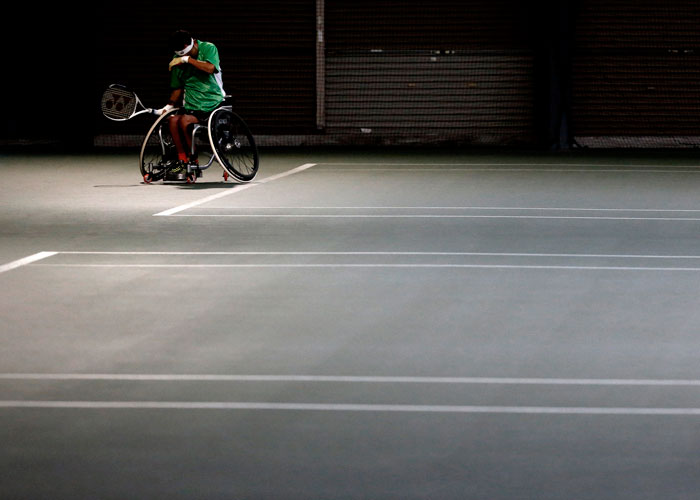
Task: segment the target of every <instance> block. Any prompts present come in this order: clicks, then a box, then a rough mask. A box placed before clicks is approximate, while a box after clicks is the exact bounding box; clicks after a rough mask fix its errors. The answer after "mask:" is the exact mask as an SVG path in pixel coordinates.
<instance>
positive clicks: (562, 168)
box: [319, 162, 700, 174]
mask: <svg viewBox="0 0 700 500" xmlns="http://www.w3.org/2000/svg"><path fill="white" fill-rule="evenodd" d="M319 165H321V168H319V170H323V166H326V165H328V166H333V167H336V166H340V167H360V166H362V167H374V168H362V169H360V168H356V169H348V170H369V171H375V170H392V171H415V172H421V171H430V172H433V171H437V172H449V171H465V172H468V171H474V172H588V173H598V172H649V173H684V174H688V173H689V174H695V173H700V168H698V166H696V165H688V166H681V167H668V168H665V167H659V166H658V165H619V164H617V165H616V164H596V163H575V164H574V163H572V164H561V163H558V164H552V165H551V166H549V165H548V164H546V163H398V162H397V163H379V162H372V163H362V162H360V163H351V162H328V163H326V162H323V163H319ZM384 167H386V168H384ZM398 167H413V168H398ZM430 167H438V168H436V169H431V168H430ZM449 167H453V168H449ZM460 167H461V168H460ZM464 167H467V168H464ZM470 167H475V168H470ZM504 167H521V168H504ZM522 167H525V168H522Z"/></svg>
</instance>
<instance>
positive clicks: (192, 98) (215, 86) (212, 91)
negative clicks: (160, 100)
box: [170, 40, 226, 111]
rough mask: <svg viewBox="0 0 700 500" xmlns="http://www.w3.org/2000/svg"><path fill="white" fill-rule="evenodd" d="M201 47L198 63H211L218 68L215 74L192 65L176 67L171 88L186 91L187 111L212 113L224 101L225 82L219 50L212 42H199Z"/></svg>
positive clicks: (172, 74) (171, 76)
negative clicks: (222, 76) (222, 77)
mask: <svg viewBox="0 0 700 500" xmlns="http://www.w3.org/2000/svg"><path fill="white" fill-rule="evenodd" d="M197 44H198V45H199V53H198V54H197V60H198V61H206V62H210V63H212V64H213V65H214V67H215V68H216V71H215V72H214V74H211V75H210V74H209V73H206V72H204V71H200V70H198V69H196V68H195V67H194V66H192V65H190V64H180V65H178V66H174V67H173V69H172V71H171V75H170V86H171V87H172V88H173V89H184V91H185V102H184V105H185V109H190V110H192V111H211V110H213V109H214V108H216V107H217V106H218V105H219V104H221V101H223V100H224V96H225V95H226V94H225V93H224V88H223V82H222V79H221V67H220V61H219V50H218V49H217V48H216V45H214V44H213V43H210V42H202V41H200V40H197Z"/></svg>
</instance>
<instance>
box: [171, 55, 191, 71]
mask: <svg viewBox="0 0 700 500" xmlns="http://www.w3.org/2000/svg"><path fill="white" fill-rule="evenodd" d="M189 60H190V56H182V57H176V58H174V59H173V60H172V61H170V64H169V65H168V71H172V69H173V66H179V65H180V64H187V63H188V62H189Z"/></svg>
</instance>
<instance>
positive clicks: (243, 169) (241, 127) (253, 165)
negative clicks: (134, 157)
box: [139, 96, 259, 184]
mask: <svg viewBox="0 0 700 500" xmlns="http://www.w3.org/2000/svg"><path fill="white" fill-rule="evenodd" d="M227 97H229V96H227ZM178 111H179V110H178V108H175V109H172V110H170V111H169V112H167V113H164V114H162V115H160V116H159V117H158V119H157V120H156V121H155V122H154V123H153V125H152V126H151V128H150V130H149V131H148V133H147V134H146V137H145V138H144V141H143V144H142V145H141V153H140V154H139V168H140V169H141V175H142V176H143V180H144V182H145V183H147V184H150V183H151V182H154V181H158V180H163V179H166V180H167V175H168V173H169V171H170V169H172V168H174V167H175V166H176V165H178V162H177V159H178V155H177V151H176V149H175V144H174V143H173V138H172V136H171V135H170V127H169V123H168V122H169V119H170V117H172V116H173V115H174V114H176V113H177V112H178ZM189 133H191V134H192V151H191V152H190V153H191V157H196V158H197V159H198V164H190V165H187V177H186V180H187V183H188V184H193V183H194V182H195V181H196V180H197V179H198V178H199V177H201V176H202V171H204V170H206V169H208V168H209V167H211V166H212V164H213V163H214V161H216V162H217V163H219V165H220V166H221V168H222V169H223V171H224V174H223V177H224V181H227V180H228V178H229V176H230V177H231V178H232V180H234V181H237V182H244V183H245V182H250V181H251V180H253V178H255V175H256V174H257V172H258V166H259V157H258V149H257V146H256V145H255V139H254V138H253V135H252V134H251V132H250V129H249V128H248V126H247V125H246V123H245V122H244V121H243V119H242V118H241V117H240V116H238V115H237V114H236V113H234V112H233V109H232V106H231V105H229V104H228V103H227V101H226V100H224V102H223V105H221V106H219V107H218V108H216V109H215V110H214V111H212V112H211V113H210V114H209V119H208V120H207V122H206V123H201V122H200V123H195V124H194V125H192V126H190V127H189Z"/></svg>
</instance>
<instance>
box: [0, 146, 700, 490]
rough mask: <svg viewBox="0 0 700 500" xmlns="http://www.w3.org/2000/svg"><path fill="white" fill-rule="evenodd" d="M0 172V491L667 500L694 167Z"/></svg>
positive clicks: (685, 320) (276, 161)
mask: <svg viewBox="0 0 700 500" xmlns="http://www.w3.org/2000/svg"><path fill="white" fill-rule="evenodd" d="M136 161H137V160H136V157H135V154H131V152H128V154H127V153H119V154H111V153H107V152H105V153H103V154H99V155H95V156H49V155H31V156H30V155H23V156H22V155H5V156H2V157H0V173H1V174H2V179H3V180H2V183H0V203H1V204H2V210H1V212H0V237H1V240H0V313H1V314H2V321H1V323H0V325H1V326H0V341H1V342H2V349H1V350H0V497H2V498H3V499H4V498H8V499H41V498H46V499H76V498H77V499H82V498H89V499H97V498H105V499H123V498H168V499H179V498H225V499H336V498H353V499H355V498H362V499H384V498H395V499H410V498H421V499H472V498H478V499H511V498H527V499H533V498H538V499H540V498H542V499H574V498H575V499H596V500H600V499H618V498H626V499H635V500H639V499H662V498H663V499H691V498H698V491H700V475H698V470H700V363H698V360H699V357H700V335H699V333H700V298H699V297H698V295H699V294H698V292H700V279H699V278H700V250H699V248H700V246H699V243H700V236H699V235H700V195H699V194H700V163H698V162H699V161H700V159H696V158H693V157H692V156H690V155H688V156H685V157H681V156H680V155H678V154H673V155H671V154H669V155H665V154H654V155H652V154H647V155H644V154H641V153H639V154H630V153H627V154H603V153H597V154H592V153H588V154H567V155H532V154H522V155H517V154H503V155H496V154H493V153H487V154H474V153H466V152H462V153H454V152H444V151H441V150H438V149H435V150H430V151H408V152H396V151H392V152H386V151H385V152H359V151H320V150H318V151H315V150H297V151H294V150H292V151H286V152H285V151H263V155H262V166H261V170H260V174H259V177H258V178H257V179H256V181H255V182H253V183H252V184H248V185H245V186H238V185H236V184H233V183H230V182H229V183H223V182H222V181H221V177H220V175H221V174H220V171H215V169H214V168H212V169H210V170H208V171H207V172H205V175H204V177H203V178H202V179H200V180H199V181H198V182H197V183H196V184H195V185H192V186H188V185H181V184H161V183H157V184H153V185H144V184H142V183H141V182H140V178H139V174H138V171H137V167H136Z"/></svg>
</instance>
